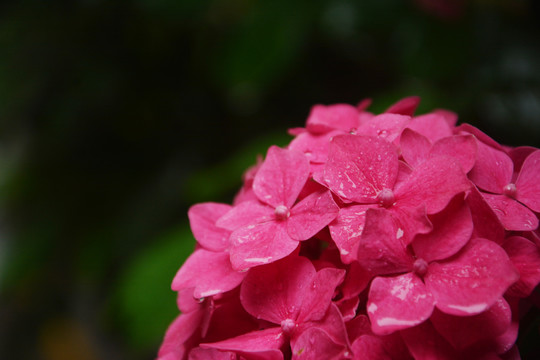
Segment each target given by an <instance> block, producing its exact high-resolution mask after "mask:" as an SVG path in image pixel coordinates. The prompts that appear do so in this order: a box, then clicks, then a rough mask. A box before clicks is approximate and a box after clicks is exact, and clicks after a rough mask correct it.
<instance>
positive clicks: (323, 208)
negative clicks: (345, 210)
mask: <svg viewBox="0 0 540 360" xmlns="http://www.w3.org/2000/svg"><path fill="white" fill-rule="evenodd" d="M338 212H339V207H338V206H337V205H336V203H335V202H334V199H333V198H332V194H331V193H330V191H328V190H327V191H324V192H322V191H318V192H315V193H312V194H311V195H309V196H308V197H306V198H304V199H303V200H302V201H300V202H299V203H298V204H296V205H295V206H294V207H293V208H292V209H291V215H290V217H289V219H288V220H287V231H288V233H289V236H290V237H291V238H292V239H295V240H307V239H309V238H310V237H312V236H313V235H315V234H317V233H318V232H319V231H320V230H322V228H324V227H325V226H326V225H328V224H329V223H330V222H332V220H334V219H335V218H336V216H337V215H338Z"/></svg>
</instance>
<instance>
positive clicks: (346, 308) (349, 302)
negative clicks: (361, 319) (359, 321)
mask: <svg viewBox="0 0 540 360" xmlns="http://www.w3.org/2000/svg"><path fill="white" fill-rule="evenodd" d="M335 304H336V305H337V307H338V308H339V312H341V314H342V315H343V321H346V322H347V321H350V320H352V319H354V317H355V316H356V313H357V311H358V305H360V298H359V297H358V296H357V297H354V298H351V299H341V300H338V301H336V302H335Z"/></svg>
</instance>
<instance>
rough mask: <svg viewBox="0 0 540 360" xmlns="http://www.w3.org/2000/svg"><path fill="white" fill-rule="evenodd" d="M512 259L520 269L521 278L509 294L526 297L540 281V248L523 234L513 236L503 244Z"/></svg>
mask: <svg viewBox="0 0 540 360" xmlns="http://www.w3.org/2000/svg"><path fill="white" fill-rule="evenodd" d="M503 249H504V250H505V251H506V253H507V254H508V256H509V257H510V260H511V261H512V263H513V264H514V266H515V267H516V269H517V270H518V271H519V275H520V277H519V280H518V281H517V282H516V283H515V284H514V285H512V286H511V287H510V289H509V290H508V294H509V295H511V296H517V297H520V298H524V297H527V296H529V295H530V294H531V293H532V291H533V290H534V288H535V287H536V286H537V285H538V284H539V283H540V248H538V246H536V245H535V244H533V243H532V242H530V241H529V240H527V239H525V238H523V237H521V236H512V237H509V238H508V239H506V241H505V242H504V244H503Z"/></svg>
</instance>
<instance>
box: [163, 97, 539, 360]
mask: <svg viewBox="0 0 540 360" xmlns="http://www.w3.org/2000/svg"><path fill="white" fill-rule="evenodd" d="M418 103H419V98H417V97H409V98H405V99H403V100H401V101H399V102H397V103H396V104H394V105H392V106H391V107H390V108H389V109H388V110H387V111H385V112H384V113H383V114H380V115H374V114H372V113H371V112H368V111H367V107H368V106H369V101H363V102H361V103H360V104H359V105H358V106H356V107H355V106H351V105H346V104H337V105H330V106H323V105H316V106H314V107H313V108H312V109H311V113H310V114H309V117H308V119H307V124H306V127H305V128H296V129H292V130H290V133H291V134H292V135H293V136H294V139H293V140H292V141H291V142H290V144H289V145H288V146H287V147H286V148H280V147H277V146H272V147H270V149H269V150H268V152H267V154H266V157H265V159H264V161H260V162H259V163H258V164H257V165H256V166H254V167H252V168H251V169H249V170H248V171H247V173H246V174H245V176H244V185H243V187H242V189H241V190H240V192H239V193H238V195H237V196H236V198H235V199H234V202H233V204H232V205H228V204H219V203H211V202H209V203H203V204H197V205H194V206H193V207H191V208H190V210H189V213H188V215H189V220H190V224H191V229H192V231H193V235H194V237H195V239H196V240H197V246H196V249H195V251H194V252H193V254H192V255H191V256H190V257H189V258H188V259H187V260H186V262H185V263H184V264H183V266H182V267H181V268H180V270H179V271H178V273H177V274H176V276H175V278H174V280H173V283H172V289H173V290H175V291H177V292H178V301H177V303H178V307H179V309H180V311H181V315H179V316H178V317H177V318H176V320H174V322H173V323H172V324H171V325H170V327H169V329H168V330H167V333H166V335H165V339H164V341H163V344H162V345H161V348H160V350H159V354H158V358H159V360H179V359H189V360H199V359H215V360H218V359H219V360H221V359H248V360H251V359H253V360H255V359H257V360H260V359H268V360H274V359H276V360H277V359H325V360H327V359H417V360H424V359H426V360H427V359H519V352H518V350H517V348H516V346H515V341H516V337H517V332H518V326H519V311H518V310H519V304H520V301H522V300H523V299H525V298H527V297H529V296H530V295H531V293H532V292H533V291H535V287H536V286H537V285H538V283H539V282H540V233H539V231H538V213H539V212H540V181H539V180H540V150H538V149H536V148H532V147H517V148H510V147H507V146H502V145H500V144H498V143H497V142H496V141H494V140H493V139H491V138H490V137H488V136H487V135H486V134H484V133H483V132H481V131H480V130H478V129H476V128H475V127H473V126H471V125H468V124H462V125H459V126H456V122H457V116H456V115H455V114H454V113H452V112H449V111H446V110H435V111H433V112H431V113H428V114H424V115H420V116H415V115H414V112H415V110H416V107H417V106H418Z"/></svg>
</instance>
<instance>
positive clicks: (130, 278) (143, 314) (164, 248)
mask: <svg viewBox="0 0 540 360" xmlns="http://www.w3.org/2000/svg"><path fill="white" fill-rule="evenodd" d="M193 248H194V239H193V236H192V234H191V231H190V229H189V226H188V225H187V224H186V225H182V226H181V227H179V228H178V229H175V230H173V231H171V232H169V233H167V234H166V235H165V236H163V237H161V238H160V239H158V240H156V241H155V242H154V243H153V244H152V245H151V246H150V247H148V248H147V249H143V250H142V252H141V253H140V255H139V256H136V257H135V258H134V259H133V261H132V262H131V264H130V265H128V266H127V268H126V269H125V271H124V273H123V276H122V277H121V279H120V281H119V284H120V285H119V288H118V294H117V300H118V301H117V302H116V303H117V304H118V305H117V306H118V307H119V308H118V315H119V317H120V320H121V321H122V325H123V326H125V327H126V328H125V332H126V334H127V335H128V339H127V340H128V342H129V343H130V345H131V346H132V347H133V348H135V349H139V350H144V349H149V348H152V347H155V346H157V344H158V343H159V341H161V339H162V338H163V335H164V334H165V330H166V329H167V326H168V325H169V324H170V323H171V322H172V321H173V320H174V318H175V317H176V316H177V315H178V314H179V311H178V309H177V307H176V293H175V292H173V291H172V290H171V285H170V284H171V282H172V279H173V277H174V275H175V273H176V272H177V271H178V269H179V268H180V266H181V265H182V263H183V262H184V261H185V259H186V258H187V257H188V256H189V254H191V252H192V251H193Z"/></svg>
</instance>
